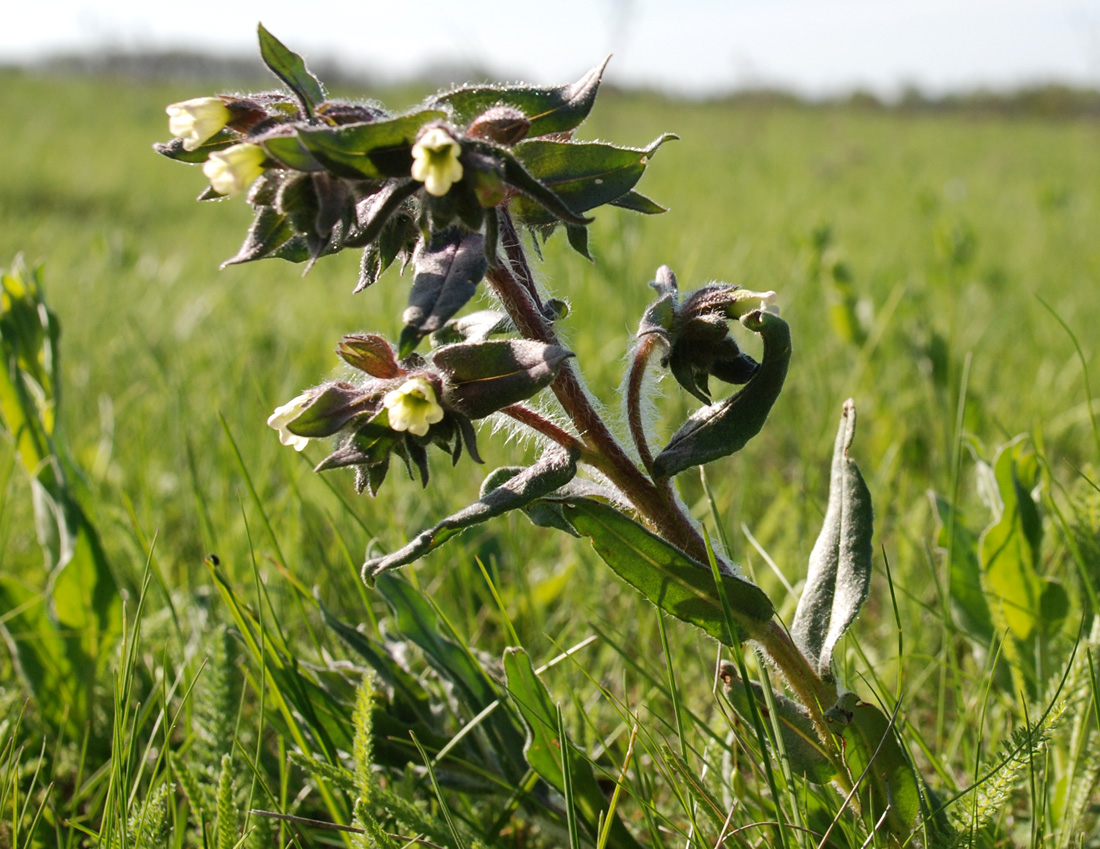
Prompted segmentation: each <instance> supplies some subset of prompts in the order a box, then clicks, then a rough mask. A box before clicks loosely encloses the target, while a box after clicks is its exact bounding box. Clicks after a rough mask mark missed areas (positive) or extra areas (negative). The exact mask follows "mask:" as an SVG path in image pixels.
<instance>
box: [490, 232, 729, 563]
mask: <svg viewBox="0 0 1100 849" xmlns="http://www.w3.org/2000/svg"><path fill="white" fill-rule="evenodd" d="M499 214H500V225H501V226H500V235H501V243H502V246H503V247H504V252H505V256H506V257H507V260H508V261H507V264H505V263H500V262H498V263H497V264H496V265H494V266H492V267H490V268H489V271H488V273H487V274H486V279H488V281H489V283H490V285H492V287H493V289H494V291H495V292H496V293H497V296H498V297H499V298H500V300H501V303H502V304H503V306H504V309H505V310H506V311H507V313H508V315H509V317H510V318H511V319H512V321H513V322H514V323H515V325H516V329H517V330H518V331H519V332H520V334H521V335H522V336H524V337H526V338H528V339H534V340H536V341H538V342H542V343H544V344H546V345H557V346H561V342H560V341H559V339H558V336H557V334H556V333H555V332H554V328H553V325H552V324H551V323H550V321H549V319H547V317H546V316H545V315H544V314H543V311H542V310H541V309H539V306H538V295H537V293H536V286H535V279H534V275H533V274H532V273H531V268H530V266H529V265H528V264H527V257H526V255H525V253H524V250H523V245H522V243H521V242H520V239H519V234H518V233H517V232H516V229H515V226H514V225H513V224H512V220H511V218H510V217H509V215H508V213H507V212H504V211H501V212H500V213H499ZM550 388H551V390H552V391H553V392H554V395H555V396H557V399H558V401H559V403H560V404H561V405H562V408H563V409H564V410H565V413H566V415H568V416H569V419H570V421H571V422H572V423H573V426H574V427H575V428H576V429H577V433H579V434H580V439H581V442H582V443H583V444H584V446H585V447H586V448H587V449H588V450H587V451H585V452H584V453H585V457H584V459H585V460H587V462H588V463H589V464H590V465H592V466H593V467H595V468H597V469H599V470H600V471H601V472H602V473H603V474H604V475H606V476H607V477H608V479H609V480H610V481H611V482H612V483H613V484H614V485H615V486H617V487H618V488H619V489H620V490H621V491H622V493H623V494H624V495H625V496H626V497H627V498H628V499H630V502H631V503H632V504H633V505H634V507H635V508H637V510H638V512H639V513H640V514H641V516H642V519H643V520H644V521H645V523H646V524H647V525H649V526H650V527H651V528H652V529H653V530H654V531H656V532H657V533H658V534H660V535H661V536H663V537H664V538H665V539H667V540H668V541H669V542H671V543H672V544H673V545H675V546H677V547H679V548H680V549H682V550H683V551H684V552H686V553H687V554H689V555H690V556H691V557H694V558H695V559H697V560H698V561H699V562H700V563H706V562H707V547H706V542H705V541H704V540H703V536H702V534H700V533H699V531H698V529H697V528H696V527H695V525H694V523H693V522H692V521H691V519H690V517H688V516H686V515H685V514H684V513H683V512H682V511H681V510H680V508H679V506H678V505H677V504H676V502H675V500H674V499H672V498H670V497H669V492H670V490H669V491H662V490H661V488H659V487H658V486H657V485H656V484H654V482H653V481H652V480H650V479H649V477H647V476H646V474H645V473H644V472H642V471H641V470H640V469H639V468H638V466H637V465H636V464H635V462H634V460H633V459H631V457H630V456H629V455H628V454H627V453H626V451H625V450H624V449H623V447H622V446H621V445H620V444H619V441H618V440H617V439H616V438H615V435H614V434H613V433H612V432H611V430H610V429H609V428H608V426H607V424H606V423H605V422H604V420H603V418H602V417H601V416H600V414H599V412H598V411H597V410H596V408H595V406H594V405H593V403H592V400H591V399H590V398H589V396H588V393H587V392H586V391H585V389H584V385H583V383H582V382H581V379H580V376H579V374H578V373H577V370H576V369H575V368H574V366H573V363H572V362H571V361H568V360H567V361H566V362H565V363H564V364H563V365H562V367H561V370H560V371H559V372H558V377H557V379H556V380H555V381H554V382H553V383H552V384H551V385H550Z"/></svg>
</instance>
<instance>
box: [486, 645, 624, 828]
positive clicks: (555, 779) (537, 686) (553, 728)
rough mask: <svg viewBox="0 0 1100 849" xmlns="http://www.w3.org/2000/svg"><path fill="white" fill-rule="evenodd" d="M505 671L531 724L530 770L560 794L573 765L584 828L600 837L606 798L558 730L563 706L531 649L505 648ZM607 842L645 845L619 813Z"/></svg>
mask: <svg viewBox="0 0 1100 849" xmlns="http://www.w3.org/2000/svg"><path fill="white" fill-rule="evenodd" d="M504 675H505V679H506V681H507V684H508V695H509V696H510V697H511V699H512V703H513V704H514V705H515V706H516V710H518V711H519V714H520V716H521V717H523V723H524V725H526V726H527V742H526V743H525V744H524V746H523V755H524V757H525V758H526V759H527V763H528V764H530V766H531V769H533V770H534V771H535V772H536V773H538V775H539V777H540V778H541V779H543V780H544V781H545V782H546V783H547V784H549V785H550V786H551V787H553V788H554V789H555V790H557V791H558V792H559V793H564V792H565V786H566V778H567V776H566V775H565V772H564V770H563V768H562V767H563V762H564V765H565V768H566V769H568V770H569V775H568V779H569V784H570V785H571V790H572V793H571V794H570V795H571V796H572V799H573V803H574V805H575V806H576V813H577V815H578V817H579V819H580V821H581V824H582V825H583V826H584V828H585V830H586V831H587V832H588V833H589V835H590V836H592V837H593V838H594V837H596V835H597V833H598V830H599V828H600V827H601V825H602V821H603V818H604V816H605V815H606V813H607V807H608V802H607V797H606V796H605V795H604V792H603V790H601V789H600V785H599V783H598V782H597V781H596V773H595V771H594V770H593V769H592V764H591V762H590V761H589V760H588V758H586V757H585V756H584V753H583V752H581V751H580V750H579V749H578V748H577V747H576V746H575V745H574V744H573V742H572V741H571V740H569V739H568V738H566V739H562V738H561V736H559V734H558V721H557V715H558V711H557V709H556V708H555V705H554V703H553V701H552V700H551V698H550V694H549V693H548V692H546V687H544V686H543V684H542V682H541V681H540V680H539V678H538V676H537V675H536V674H535V670H534V667H533V666H532V665H531V658H530V657H528V656H527V652H525V651H524V650H523V649H520V648H511V649H507V650H506V651H505V652H504ZM608 833H609V836H610V839H609V840H608V845H609V846H612V847H617V849H640V844H639V843H638V842H637V841H636V840H635V839H634V837H633V836H632V835H631V834H630V832H629V831H628V830H627V828H626V826H624V825H623V823H622V821H621V820H620V819H619V818H618V815H616V816H615V819H614V820H612V822H611V823H610V826H609V827H608Z"/></svg>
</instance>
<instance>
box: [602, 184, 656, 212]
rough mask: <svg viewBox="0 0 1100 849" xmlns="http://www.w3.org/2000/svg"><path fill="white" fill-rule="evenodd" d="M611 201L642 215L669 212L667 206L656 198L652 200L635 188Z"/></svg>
mask: <svg viewBox="0 0 1100 849" xmlns="http://www.w3.org/2000/svg"><path fill="white" fill-rule="evenodd" d="M609 203H610V204H611V205H612V206H618V207H621V208H622V209H629V210H631V211H633V212H640V213H641V214H642V215H660V214H661V213H662V212H668V208H667V207H664V206H661V205H660V204H659V203H657V202H656V201H655V200H651V199H650V198H647V197H646V196H645V195H643V194H639V193H638V192H635V191H633V190H631V191H629V192H627V193H626V194H625V195H622V196H621V197H617V198H615V200H613V201H609Z"/></svg>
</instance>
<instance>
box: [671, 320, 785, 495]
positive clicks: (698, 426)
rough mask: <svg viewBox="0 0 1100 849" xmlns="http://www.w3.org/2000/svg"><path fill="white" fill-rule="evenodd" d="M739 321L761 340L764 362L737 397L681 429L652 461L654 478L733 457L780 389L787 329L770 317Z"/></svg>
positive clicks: (756, 430) (764, 417) (761, 421)
mask: <svg viewBox="0 0 1100 849" xmlns="http://www.w3.org/2000/svg"><path fill="white" fill-rule="evenodd" d="M741 323H742V324H744V325H745V326H746V327H748V328H749V329H750V330H754V331H756V332H757V333H759V334H760V335H761V336H763V337H764V358H763V360H762V361H761V363H760V366H759V368H758V369H757V370H756V372H755V373H754V374H753V376H752V378H751V379H750V380H749V382H748V383H746V384H745V386H744V387H743V388H742V389H741V390H740V391H739V392H738V393H737V394H736V395H732V396H730V397H729V398H726V399H725V400H724V401H719V402H718V403H717V404H711V405H710V406H708V407H703V408H702V409H701V410H699V411H698V412H697V413H695V414H694V415H693V416H692V417H691V418H690V419H688V420H687V422H686V423H685V424H684V425H683V427H681V428H680V429H679V430H678V431H676V433H675V434H673V436H672V439H671V440H669V443H668V445H667V446H665V449H664V450H663V451H662V452H661V453H660V454H658V455H657V457H656V458H655V459H654V461H653V475H654V477H671V476H672V475H675V474H679V473H680V472H682V471H684V469H689V468H691V467H692V466H701V465H703V464H704V463H709V462H711V461H712V460H717V459H718V458H719V457H726V456H729V455H730V454H734V453H736V452H737V451H740V450H741V449H742V448H744V447H745V444H746V443H747V442H748V441H749V440H750V439H752V438H753V437H754V436H756V434H758V433H759V432H760V429H761V428H762V427H763V426H764V422H765V421H767V418H768V413H769V412H770V411H771V408H772V405H773V404H775V401H776V399H777V398H778V397H779V393H780V391H781V390H782V389H783V381H784V380H785V379H786V377H787V366H788V365H789V364H790V361H791V330H790V327H788V325H787V322H785V321H783V319H781V318H780V317H779V316H777V315H775V314H774V313H770V312H765V311H763V310H753V311H752V312H750V313H748V314H746V315H745V316H743V317H742V319H741Z"/></svg>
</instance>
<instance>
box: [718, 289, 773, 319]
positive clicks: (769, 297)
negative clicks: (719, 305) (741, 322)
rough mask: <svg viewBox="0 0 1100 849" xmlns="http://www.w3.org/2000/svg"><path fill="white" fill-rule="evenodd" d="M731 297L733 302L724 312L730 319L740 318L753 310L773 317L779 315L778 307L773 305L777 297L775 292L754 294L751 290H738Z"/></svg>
mask: <svg viewBox="0 0 1100 849" xmlns="http://www.w3.org/2000/svg"><path fill="white" fill-rule="evenodd" d="M733 297H734V301H733V303H732V304H730V306H729V309H728V310H727V311H726V312H727V314H728V315H729V317H730V318H741V316H743V315H746V314H747V313H750V312H752V311H753V310H762V311H764V312H770V313H772V314H773V315H779V307H778V306H776V303H775V302H776V300H777V298H778V296H777V295H776V294H775V292H771V291H769V292H754V291H752V290H751V289H738V290H737V291H736V292H734V293H733Z"/></svg>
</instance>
